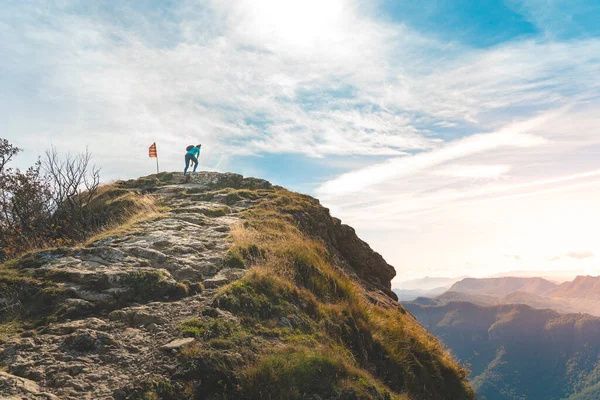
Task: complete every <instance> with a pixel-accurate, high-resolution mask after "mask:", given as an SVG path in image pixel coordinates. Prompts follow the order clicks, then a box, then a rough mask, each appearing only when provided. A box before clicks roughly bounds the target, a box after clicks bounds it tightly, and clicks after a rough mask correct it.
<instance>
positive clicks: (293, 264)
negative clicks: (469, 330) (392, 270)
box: [221, 189, 474, 399]
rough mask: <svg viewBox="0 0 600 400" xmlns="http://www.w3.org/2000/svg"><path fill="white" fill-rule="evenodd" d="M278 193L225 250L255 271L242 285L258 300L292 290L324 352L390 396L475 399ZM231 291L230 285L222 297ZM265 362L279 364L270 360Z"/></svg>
mask: <svg viewBox="0 0 600 400" xmlns="http://www.w3.org/2000/svg"><path fill="white" fill-rule="evenodd" d="M275 194H276V196H271V197H270V198H269V199H268V200H266V201H264V202H263V203H261V204H260V205H259V206H258V207H255V208H253V209H251V210H250V211H248V212H247V213H246V214H245V221H244V222H243V223H242V224H240V225H238V226H236V227H235V228H234V229H233V230H232V231H231V236H232V238H233V241H234V246H233V247H232V249H231V250H230V252H231V253H233V254H234V255H235V256H236V257H239V258H240V259H242V260H243V261H244V263H245V264H246V265H247V266H249V267H251V268H252V271H251V273H249V274H247V275H246V277H245V278H244V281H245V283H243V284H240V285H247V286H253V287H254V288H255V290H256V292H257V293H261V295H263V294H265V292H268V291H270V290H275V288H279V289H277V293H279V294H278V295H277V296H280V297H281V296H285V295H284V294H283V293H285V292H286V291H288V292H293V291H296V292H298V293H299V294H297V296H298V297H299V298H304V299H305V300H303V302H314V304H315V308H316V309H317V313H316V315H313V316H311V318H313V320H314V322H315V326H317V328H316V329H317V332H316V333H314V335H316V336H315V337H317V338H318V341H319V342H320V343H321V344H322V345H323V346H325V347H324V348H326V349H329V350H327V351H330V350H331V351H333V350H334V349H335V348H337V350H338V351H336V354H343V353H344V352H346V357H342V359H343V363H344V370H346V371H350V370H352V369H355V370H357V371H360V376H367V377H371V378H370V379H371V381H372V382H373V383H374V384H376V385H379V384H381V383H380V382H386V384H387V387H388V389H391V393H392V394H393V393H394V392H396V394H393V396H396V397H394V398H397V396H399V393H407V394H410V395H412V396H415V397H416V398H419V396H434V397H431V398H436V397H435V396H436V395H437V396H442V395H445V394H444V393H445V391H446V395H450V396H455V397H452V398H457V399H461V398H464V399H472V398H474V394H473V392H472V390H471V389H470V387H469V385H468V383H467V381H466V376H467V372H466V371H465V370H464V369H463V368H461V367H460V366H459V365H458V364H457V363H456V361H455V360H454V359H453V358H452V356H451V355H450V353H449V352H448V351H447V350H446V349H444V347H443V346H442V345H441V344H440V343H439V341H438V340H437V339H436V338H435V337H433V336H432V335H431V334H429V333H428V332H427V331H426V330H425V329H424V328H422V327H421V325H419V324H418V323H417V322H416V321H415V320H414V318H413V317H412V316H410V314H408V313H406V312H405V311H404V309H403V308H402V307H401V306H400V305H398V304H395V303H394V302H392V301H391V300H389V301H387V302H384V303H386V304H387V306H381V305H375V304H373V303H372V302H371V301H369V299H368V295H367V293H366V291H365V289H364V287H363V286H362V285H360V284H359V283H357V282H355V281H354V280H353V279H351V278H350V276H348V275H347V274H346V273H345V272H344V271H343V270H342V269H341V268H339V267H337V266H336V260H335V259H334V257H333V256H331V254H330V252H329V251H328V249H327V246H326V245H325V244H324V243H323V242H321V241H319V240H316V239H313V238H310V237H308V236H307V235H305V234H304V233H303V232H301V231H300V230H299V229H298V227H297V225H296V224H295V223H294V220H293V219H292V217H291V216H290V213H289V211H290V210H292V211H295V210H306V209H307V208H309V207H314V206H315V205H314V203H312V202H310V201H309V200H308V199H307V198H306V197H305V196H302V195H297V194H295V193H292V192H288V191H286V190H283V189H276V191H275ZM282 209H285V211H283V212H282V211H281V210H282ZM269 281H270V282H269ZM238 288H239V285H238ZM233 292H235V291H233ZM233 292H232V291H231V290H230V288H227V287H225V288H223V289H222V291H221V293H222V294H227V293H229V294H230V295H231V293H233ZM250 293H251V291H250ZM245 296H248V295H247V294H245ZM267 297H270V298H274V297H273V296H272V294H268V293H267ZM275 297H276V296H275ZM292 297H293V296H292ZM244 301H246V302H248V299H247V298H245V299H244ZM250 304H253V303H252V301H250ZM256 304H259V303H258V300H256ZM256 304H254V306H256ZM293 339H294V340H296V341H298V340H299V338H298V337H297V336H295V337H293ZM349 349H350V350H349ZM339 350H341V351H339ZM298 351H300V352H303V351H304V350H302V349H300V350H298ZM367 351H368V352H371V353H372V354H371V355H370V356H369V357H364V355H363V354H361V352H367ZM265 357H271V359H273V360H277V356H276V355H273V354H271V355H269V356H265ZM378 359H379V360H378ZM338 361H339V360H338ZM338 361H335V362H338ZM278 362H279V361H278ZM257 368H258V367H257ZM440 398H442V397H440ZM445 398H450V397H445Z"/></svg>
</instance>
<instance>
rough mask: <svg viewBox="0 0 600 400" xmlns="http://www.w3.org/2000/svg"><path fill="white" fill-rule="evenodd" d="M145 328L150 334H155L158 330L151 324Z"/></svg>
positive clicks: (156, 326)
mask: <svg viewBox="0 0 600 400" xmlns="http://www.w3.org/2000/svg"><path fill="white" fill-rule="evenodd" d="M146 328H147V329H148V330H149V331H151V332H156V331H157V330H158V325H156V324H155V323H154V322H152V323H151V324H148V325H147V326H146Z"/></svg>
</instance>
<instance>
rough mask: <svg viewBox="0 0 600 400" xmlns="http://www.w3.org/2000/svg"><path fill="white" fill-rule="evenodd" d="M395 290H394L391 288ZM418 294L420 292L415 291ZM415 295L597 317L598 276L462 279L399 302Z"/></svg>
mask: <svg viewBox="0 0 600 400" xmlns="http://www.w3.org/2000/svg"><path fill="white" fill-rule="evenodd" d="M395 291H396V293H398V292H397V289H395ZM419 293H421V294H419ZM417 296H419V297H427V298H431V299H433V301H429V302H428V304H437V305H441V304H445V303H448V302H451V301H467V302H471V303H473V304H477V305H482V306H492V305H502V304H526V305H529V306H531V307H534V308H541V309H543V308H550V309H553V310H556V311H559V312H563V313H578V312H582V313H588V314H592V315H595V316H600V277H594V276H578V277H576V278H575V279H574V280H573V281H570V282H564V283H561V284H557V283H555V282H552V281H549V280H547V279H544V278H539V277H535V278H521V277H502V278H483V279H476V278H465V279H462V280H460V281H458V282H456V283H454V284H453V285H452V286H451V287H450V288H449V289H448V291H446V292H443V293H441V294H437V295H436V293H435V292H430V291H421V292H419V291H417V290H413V291H410V292H408V291H406V293H404V294H403V295H402V296H399V299H400V301H411V300H416V301H417V302H418V303H420V304H421V303H423V300H421V299H419V298H418V297H417Z"/></svg>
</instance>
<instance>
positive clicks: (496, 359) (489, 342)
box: [405, 302, 600, 400]
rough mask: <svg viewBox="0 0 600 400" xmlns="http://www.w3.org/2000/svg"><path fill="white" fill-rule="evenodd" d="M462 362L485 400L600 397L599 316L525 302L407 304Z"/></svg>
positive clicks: (556, 399)
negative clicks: (599, 361) (537, 307)
mask: <svg viewBox="0 0 600 400" xmlns="http://www.w3.org/2000/svg"><path fill="white" fill-rule="evenodd" d="M405 307H406V308H407V310H408V311H410V312H411V313H412V314H413V315H414V316H415V317H416V318H417V319H418V320H419V321H420V322H421V323H422V324H423V326H424V327H425V328H427V329H428V330H429V331H430V332H432V333H434V334H435V335H436V336H438V337H439V338H441V340H442V341H443V342H444V343H445V344H446V345H448V347H450V349H451V350H452V352H453V353H454V354H455V355H456V356H457V358H458V359H459V360H462V361H463V362H468V363H469V364H470V368H471V370H472V374H471V379H472V382H473V386H474V388H475V390H476V391H477V393H478V396H479V398H481V399H487V400H517V399H518V400H538V399H545V400H561V399H569V400H574V399H592V398H593V399H597V398H600V364H599V363H598V355H599V354H600V318H596V317H592V316H590V315H586V314H559V313H557V312H555V311H552V310H536V309H533V308H531V307H528V306H526V305H497V306H489V307H484V306H478V305H475V304H472V303H468V302H450V303H447V304H443V305H439V304H431V305H423V304H419V303H416V302H415V303H405Z"/></svg>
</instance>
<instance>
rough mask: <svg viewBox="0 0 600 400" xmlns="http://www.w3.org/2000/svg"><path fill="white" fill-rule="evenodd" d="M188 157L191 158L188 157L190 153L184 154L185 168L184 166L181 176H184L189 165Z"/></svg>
mask: <svg viewBox="0 0 600 400" xmlns="http://www.w3.org/2000/svg"><path fill="white" fill-rule="evenodd" d="M190 159H191V158H190V155H189V154H186V155H185V168H184V170H183V176H184V177H185V174H187V170H188V168H189V167H190Z"/></svg>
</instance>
